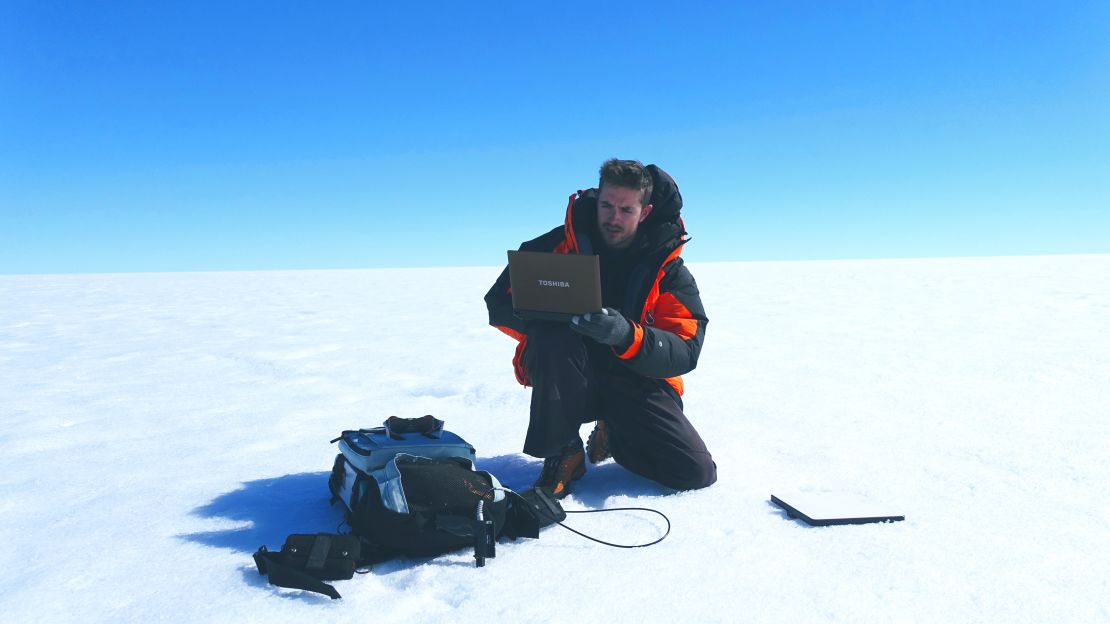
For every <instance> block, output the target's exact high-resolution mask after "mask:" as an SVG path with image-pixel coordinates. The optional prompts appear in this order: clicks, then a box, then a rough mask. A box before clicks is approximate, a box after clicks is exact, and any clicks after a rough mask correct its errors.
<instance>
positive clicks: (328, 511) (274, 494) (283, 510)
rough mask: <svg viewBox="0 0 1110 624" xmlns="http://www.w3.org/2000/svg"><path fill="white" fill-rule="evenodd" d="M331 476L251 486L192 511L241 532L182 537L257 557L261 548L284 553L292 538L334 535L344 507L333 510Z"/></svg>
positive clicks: (318, 474)
mask: <svg viewBox="0 0 1110 624" xmlns="http://www.w3.org/2000/svg"><path fill="white" fill-rule="evenodd" d="M329 474H330V473H328V472H303V473H300V474H289V475H285V476H281V477H275V478H272V479H258V480H255V481H247V482H245V483H243V484H242V486H241V487H240V488H238V489H236V490H232V491H231V492H227V493H225V494H220V495H219V496H217V497H216V498H214V499H212V501H211V502H209V503H208V504H206V505H203V506H201V507H197V508H196V509H194V510H193V511H192V513H193V515H196V516H200V517H202V518H213V519H219V520H224V521H226V520H232V521H235V522H236V523H237V524H239V525H240V526H235V527H233V528H229V529H223V530H218V531H202V532H200V533H191V534H187V535H181V536H179V537H181V538H182V539H185V540H188V541H190V542H197V543H199V544H205V545H207V546H215V547H218V548H231V549H233V550H238V551H242V552H248V553H253V552H254V551H256V550H258V547H259V546H262V545H266V546H267V547H269V548H271V549H276V548H278V547H280V546H281V545H282V543H284V542H285V537H286V536H287V535H289V534H290V533H335V532H336V528H337V527H338V526H339V525H340V524H342V523H343V511H342V509H341V506H339V505H330V504H329V501H330V500H331V493H330V492H329V491H328V476H329Z"/></svg>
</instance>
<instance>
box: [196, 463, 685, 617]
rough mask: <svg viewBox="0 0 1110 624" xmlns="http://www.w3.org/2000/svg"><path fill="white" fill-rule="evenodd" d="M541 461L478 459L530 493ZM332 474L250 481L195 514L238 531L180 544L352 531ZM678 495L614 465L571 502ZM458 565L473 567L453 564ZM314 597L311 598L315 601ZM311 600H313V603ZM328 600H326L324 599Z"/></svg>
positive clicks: (406, 562)
mask: <svg viewBox="0 0 1110 624" xmlns="http://www.w3.org/2000/svg"><path fill="white" fill-rule="evenodd" d="M542 465H543V462H542V460H539V459H535V458H532V457H528V456H525V455H520V454H511V455H500V456H497V457H488V458H479V459H478V462H477V468H478V469H479V470H485V471H488V472H490V473H492V474H494V475H495V476H496V477H497V478H498V480H499V481H501V483H502V485H504V486H505V487H507V488H510V489H512V490H517V491H520V490H524V489H527V488H529V487H531V485H532V482H533V481H534V480H535V478H536V475H538V474H539V471H540V467H541V466H542ZM329 474H330V473H329V472H304V473H299V474H289V475H284V476H281V477H275V478H272V479H258V480H255V481H247V482H245V483H243V484H242V486H241V487H240V488H238V489H235V490H233V491H231V492H227V493H224V494H220V495H219V496H217V497H216V498H214V499H213V500H212V501H211V502H209V503H208V504H206V505H203V506H201V507H197V508H196V509H194V510H193V513H194V514H196V515H198V516H200V517H202V518H215V519H224V520H232V521H236V522H237V523H239V524H240V526H236V527H233V528H228V529H224V530H218V531H203V532H200V533H191V534H187V535H182V536H180V537H181V538H182V539H185V540H188V541H191V542H196V543H199V544H204V545H207V546H214V547H217V548H230V549H232V550H237V551H241V552H243V553H254V551H256V550H257V549H258V547H259V546H262V545H266V546H267V547H268V548H270V549H271V550H276V549H277V548H279V547H280V546H281V544H282V543H284V541H285V538H286V536H287V535H289V534H291V533H335V532H337V530H339V529H342V530H343V531H347V530H349V529H348V527H347V526H346V524H345V523H344V521H343V511H342V505H341V504H336V505H330V504H329V501H330V499H331V493H330V492H329V491H328V476H329ZM673 492H674V490H671V489H669V488H666V487H663V486H661V485H659V484H657V483H655V482H653V481H650V480H648V479H645V478H643V477H640V476H638V475H635V474H633V473H631V472H629V471H627V470H625V469H624V468H622V467H621V466H619V465H617V464H616V463H614V462H608V463H606V464H603V465H601V466H590V467H589V470H588V472H587V473H586V476H585V477H584V478H583V479H582V480H580V481H578V482H576V483H575V487H574V491H573V493H572V494H571V499H568V500H573V501H574V502H576V503H578V504H577V505H572V506H574V507H577V506H579V505H580V506H583V507H586V508H591V509H600V508H603V507H605V506H606V503H607V501H608V500H609V498H610V497H612V496H630V497H633V498H637V497H643V496H649V497H650V496H661V495H666V494H670V493H673ZM429 561H430V559H397V560H394V561H389V562H386V563H382V564H378V565H376V566H374V573H375V574H389V573H392V572H397V571H399V570H404V569H408V568H412V567H415V566H418V565H422V564H425V563H428V562H429ZM454 563H455V564H456V565H472V564H469V563H464V562H454ZM244 575H245V577H246V579H248V580H247V582H248V584H251V585H256V586H264V585H266V580H265V579H263V578H261V577H259V576H258V574H257V572H256V571H255V570H254V569H253V566H252V567H251V568H250V569H249V570H246V569H245V571H244ZM314 597H315V596H314V595H313V596H312V598H314ZM310 599H311V598H310ZM325 600H326V598H325Z"/></svg>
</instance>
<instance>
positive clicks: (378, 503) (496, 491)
mask: <svg viewBox="0 0 1110 624" xmlns="http://www.w3.org/2000/svg"><path fill="white" fill-rule="evenodd" d="M333 442H339V450H340V452H339V454H338V455H336V457H335V463H334V464H333V466H332V472H331V477H330V478H329V479H328V487H329V489H330V490H331V494H332V499H331V500H332V504H335V503H337V502H341V503H342V504H343V511H344V516H345V517H346V520H347V524H348V525H350V527H351V531H352V532H353V533H355V534H356V535H358V536H360V537H362V538H363V540H364V552H363V554H364V555H367V554H368V553H367V552H366V550H367V549H368V550H369V557H370V558H371V559H377V560H379V561H385V560H388V559H392V558H394V557H398V556H406V557H428V556H434V555H438V554H442V553H445V552H449V551H452V550H457V549H459V548H464V547H467V546H471V547H473V546H474V545H475V544H476V539H478V538H479V537H480V538H481V539H483V540H484V539H486V537H487V535H488V536H489V537H490V539H491V540H494V539H496V537H497V536H499V535H501V532H502V530H503V528H504V526H505V519H506V512H507V509H508V503H509V499H508V496H507V495H506V492H505V491H504V490H503V489H501V483H500V482H498V480H497V478H496V477H494V476H493V475H492V474H490V473H488V472H485V471H479V470H475V468H474V458H475V451H474V447H473V446H471V445H470V444H468V443H467V442H466V441H465V440H463V439H462V438H460V437H459V436H458V435H456V434H454V433H451V432H449V431H444V430H443V421H441V420H438V419H436V418H433V417H432V416H424V417H422V418H416V419H403V418H397V417H396V416H393V417H390V419H389V420H387V421H386V422H385V424H384V425H383V426H382V427H377V428H374V429H358V430H350V431H344V432H343V433H342V434H341V435H340V436H339V437H338V438H336V439H335V440H333Z"/></svg>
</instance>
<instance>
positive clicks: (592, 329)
mask: <svg viewBox="0 0 1110 624" xmlns="http://www.w3.org/2000/svg"><path fill="white" fill-rule="evenodd" d="M570 328H571V329H573V330H574V331H576V332H578V333H580V334H582V335H583V336H586V337H588V338H593V339H594V340H596V341H598V342H600V343H601V344H607V345H612V346H614V347H628V346H629V345H631V344H632V324H631V323H629V322H628V319H626V318H624V316H623V315H622V314H621V313H620V312H617V311H616V310H614V309H613V308H603V309H602V310H601V312H588V313H586V314H582V315H579V316H575V317H574V318H572V319H570Z"/></svg>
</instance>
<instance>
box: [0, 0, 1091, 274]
mask: <svg viewBox="0 0 1110 624" xmlns="http://www.w3.org/2000/svg"><path fill="white" fill-rule="evenodd" d="M724 4H725V3H694V4H693V6H687V5H683V4H680V3H673V2H669V3H663V2H660V3H651V2H644V3H638V4H635V5H628V4H623V5H622V4H618V3H609V2H602V3H595V2H561V3H529V2H510V1H507V0H505V1H499V2H472V3H459V2H452V3H442V4H440V3H435V2H422V3H417V4H413V5H411V6H406V5H405V3H380V4H376V3H362V2H358V3H330V4H326V5H320V4H318V3H314V4H310V3H285V2H253V3H252V2H233V3H226V2H220V3H207V2H182V3H173V4H171V3H141V2H129V3H124V2H119V3H114V2H113V3H52V2H43V1H36V2H22V1H19V2H12V1H8V0H5V1H3V2H0V146H2V147H0V273H74V272H117V271H178V270H233V269H288V268H359V267H389V266H435V265H466V266H472V265H497V264H501V263H503V262H504V251H505V250H506V249H509V248H515V247H516V246H517V245H518V244H519V242H520V241H521V240H523V239H526V238H531V237H533V236H536V235H538V234H539V233H541V232H543V231H546V230H547V229H549V228H551V227H553V226H555V225H557V224H558V223H559V222H560V221H561V219H562V213H563V209H564V208H565V205H566V197H567V195H568V194H569V193H571V192H573V191H574V190H575V189H578V188H585V187H588V186H592V185H594V184H596V170H597V167H598V165H599V164H600V163H601V161H603V160H604V159H606V158H608V157H612V156H617V157H621V158H637V159H640V160H643V161H644V162H654V163H657V164H659V165H660V166H662V167H663V168H664V169H667V170H668V171H669V172H671V173H672V175H674V177H675V178H676V180H677V181H678V183H679V186H680V187H681V189H682V192H683V196H684V197H685V199H686V209H685V210H684V215H685V219H686V223H687V227H688V229H689V230H690V232H691V234H692V236H693V238H694V241H693V242H692V243H691V244H690V245H689V246H688V247H687V250H686V253H685V255H686V256H687V258H688V259H689V260H691V261H725V260H778V259H821V258H877V257H878V258H881V257H915V256H953V255H957V256H962V255H1026V254H1047V253H1106V252H1110V3H1105V2H1090V3H1087V2H1068V3H1050V2H1006V3H1001V2H998V3H992V2H976V3H965V2H926V3H913V2H897V3H895V2H891V3H878V2H866V3H864V2H846V3H821V2H782V3H780V2H774V3H755V2H751V3H746V2H745V3H732V4H727V5H725V6H721V5H724Z"/></svg>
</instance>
